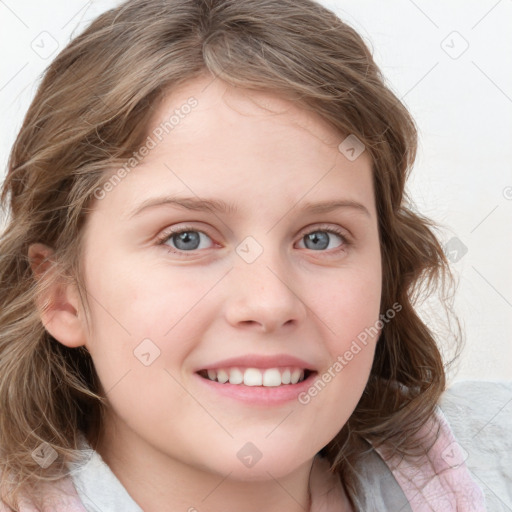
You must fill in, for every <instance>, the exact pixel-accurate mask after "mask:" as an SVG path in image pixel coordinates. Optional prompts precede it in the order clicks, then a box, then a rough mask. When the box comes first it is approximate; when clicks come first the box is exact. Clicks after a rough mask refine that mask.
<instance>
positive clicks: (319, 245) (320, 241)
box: [306, 231, 329, 249]
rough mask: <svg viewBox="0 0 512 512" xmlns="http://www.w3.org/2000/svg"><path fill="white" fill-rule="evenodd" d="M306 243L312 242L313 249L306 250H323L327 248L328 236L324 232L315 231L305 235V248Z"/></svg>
mask: <svg viewBox="0 0 512 512" xmlns="http://www.w3.org/2000/svg"><path fill="white" fill-rule="evenodd" d="M319 235H320V236H319ZM308 241H311V242H313V247H308V249H325V248H326V247H328V246H329V235H328V234H327V233H325V232H324V231H315V232H314V233H310V234H309V235H306V246H307V245H308V244H307V242H308Z"/></svg>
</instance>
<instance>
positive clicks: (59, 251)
mask: <svg viewBox="0 0 512 512" xmlns="http://www.w3.org/2000/svg"><path fill="white" fill-rule="evenodd" d="M208 73H210V74H211V76H212V77H218V78H220V79H222V80H224V81H225V82H226V83H228V84H231V85H235V86H238V87H243V88H246V89H252V90H258V91H266V92H270V93H273V94H281V95H283V96H284V97H286V98H290V99H293V100H294V101H295V102H296V103H297V104H298V105H299V106H301V107H303V108H304V109H307V110H309V111H312V112H316V113H317V114H318V115H319V116H321V117H322V118H323V119H324V120H325V121H327V122H328V123H329V125H331V126H332V127H333V128H334V129H336V130H339V133H343V134H347V135H348V134H353V135H355V136H356V137H357V138H358V139H360V140H361V141H362V142H363V143H364V145H365V147H366V151H368V153H369V155H370V156H371V159H372V173H373V186H374V193H375V200H376V207H377V213H378V228H379V238H380V247H381V257H382V296H381V304H380V308H381V313H385V312H386V311H387V310H389V309H390V308H392V307H393V305H394V304H395V305H396V303H398V304H399V305H400V306H401V310H400V312H399V313H397V314H396V315H395V317H394V318H393V319H392V320H391V321H389V322H386V323H385V324H384V325H383V327H382V332H381V335H380V339H379V342H378V343H377V346H376V352H375V358H374V362H373V366H372V368H371V372H370V376H369V380H368V383H367V386H366V389H365V391H364V393H363V395H362V397H361V399H360V402H359V403H358V405H357V407H356V409H355V410H354V412H353V414H352V415H351V417H350V419H349V420H348V422H347V423H346V424H345V425H344V427H343V428H342V430H341V431H340V432H339V433H338V434H337V435H336V437H335V438H334V439H333V440H332V441H331V442H330V443H329V444H328V445H327V446H326V447H325V448H324V450H323V453H324V454H325V455H326V456H327V457H328V459H329V462H330V464H331V470H332V471H336V472H337V473H338V474H339V475H340V479H341V480H342V481H343V482H344V485H345V487H346V489H347V492H348V494H349V496H350V498H351V500H352V501H353V503H356V502H357V497H356V496H355V494H356V487H355V483H354V482H355V480H356V476H355V471H356V470H355V467H356V463H357V461H358V460H359V458H360V457H361V455H362V453H363V452H364V450H365V449H367V446H368V445H367V442H368V441H369V442H371V443H372V444H374V445H376V446H377V445H379V444H381V443H388V444H389V443H391V444H392V445H393V447H394V449H395V450H396V451H398V453H401V454H407V453H409V452H410V451H411V450H413V449H414V446H413V443H412V442H411V439H412V438H413V436H414V434H415V433H417V432H418V431H419V429H420V427H421V426H422V425H423V424H424V423H425V421H426V420H427V419H428V418H429V417H431V415H432V414H433V412H434V410H435V407H436V403H437V401H438V399H439V397H440V394H441V393H442V391H443V390H444V388H445V366H444V363H443V358H442V356H441V352H440V348H439V347H438V346H437V344H436V340H435V335H434V332H433V331H432V330H431V329H430V328H429V327H428V326H427V325H426V324H425V322H424V321H423V320H422V319H421V317H420V315H419V313H418V312H417V309H418V305H419V301H420V299H421V300H424V299H425V298H427V297H429V296H431V295H432V294H433V292H434V291H437V292H439V293H441V292H442V293H444V298H445V299H446V298H447V297H448V294H447V290H448V287H447V284H449V283H452V282H453V275H452V274H451V271H450V268H449V264H448V262H447V259H446V257H445V254H444V252H443V249H442V246H441V245H440V242H439V240H438V237H437V236H436V234H435V230H436V229H437V228H436V225H435V224H434V223H433V222H432V221H431V220H429V219H427V218H426V217H424V216H422V215H421V214H419V213H417V212H415V211H414V209H413V208H412V207H411V206H410V205H411V201H410V199H409V197H408V195H407V192H406V190H405V185H406V180H407V177H408V175H409V173H410V171H411V168H412V166H413V163H414V160H415V157H416V149H417V130H416V127H415V123H414V121H413V119H412V118H411V116H410V114H409V112H408V111H407V109H406V107H405V106H404V105H403V104H402V102H401V101H400V100H399V98H398V97H397V96H396V95H395V94H394V93H393V92H392V91H391V89H390V87H388V86H387V85H386V83H385V79H384V77H383V76H382V74H381V72H380V70H379V69H378V67H377V66H376V64H375V62H374V60H373V58H372V55H371V53H370V51H369V49H368V48H367V46H366V45H365V43H364V41H363V39H362V38H361V37H360V35H358V33H357V32H356V31H355V30H354V29H352V28H351V27H350V26H348V25H347V24H345V23H344V22H342V21H341V20H340V19H339V18H338V17H337V16H336V15H335V14H334V13H333V12H331V11H330V10H328V9H326V8H325V7H323V6H321V5H320V4H317V3H315V2H314V1H312V0H164V1H162V0H130V1H128V2H126V3H123V4H122V5H120V6H119V7H117V8H115V9H112V10H109V11H107V12H105V13H103V14H102V15H100V16H99V17H98V18H96V19H95V20H94V21H93V22H92V23H91V24H90V25H89V26H88V28H87V29H85V31H84V32H83V33H81V34H80V35H78V36H77V37H75V38H74V39H73V40H72V41H71V42H70V43H69V44H68V45H67V47H65V48H64V49H63V50H62V51H61V52H60V54H59V55H58V56H57V58H56V59H55V60H54V61H53V62H52V63H51V65H50V66H49V67H48V69H47V70H46V71H45V73H44V76H43V79H42V80H41V83H40V85H39V87H38V90H37V92H36V95H35V97H34V99H33V101H32V103H31V105H30V108H29V109H28V112H27V113H26V116H25V118H24V121H23V124H22V127H21V129H20V131H19V133H18V136H17V138H16V141H15V143H14V146H13V148H12V151H11V154H10V157H9V162H8V171H7V175H6V179H5V181H4V183H3V186H2V193H1V197H0V200H1V205H2V208H3V209H4V210H5V211H6V212H7V213H8V222H7V224H6V227H5V230H4V232H3V233H2V235H1V238H0V254H1V260H0V282H1V290H2V294H1V297H0V399H1V404H2V411H1V414H0V470H1V481H0V484H1V487H2V489H3V492H4V501H5V502H6V503H8V504H9V505H10V506H13V504H14V503H15V500H16V499H17V497H18V495H19V493H21V492H22V491H23V492H25V491H27V489H29V488H31V486H33V485H36V484H37V483H38V482H41V481H42V480H52V479H57V478H60V477H63V476H65V475H66V471H67V469H66V468H67V466H66V464H67V462H69V461H73V460H76V459H77V457H78V456H79V438H80V433H87V435H88V437H89V439H90V440H91V442H92V443H94V442H95V440H97V439H98V436H99V435H100V432H101V428H102V419H103V414H104V411H105V407H107V404H106V399H105V396H104V394H103V393H102V389H101V386H100V382H99V379H98V377H97V374H96V372H95V369H94V366H93V363H92V360H91V357H90V355H89V353H88V351H87V350H86V349H85V348H84V347H79V348H68V347H65V346H63V345H62V344H61V343H59V342H57V341H56V340H55V339H54V338H52V336H51V335H50V334H49V333H48V332H47V331H46V330H45V328H44V325H43V324H42V321H41V310H40V308H41V307H43V308H44V305H43V306H40V305H38V302H37V300H36V299H37V297H40V296H41V294H43V293H44V291H45V289H47V287H49V286H51V285H52V283H54V282H56V280H66V282H69V283H74V284H75V285H76V286H77V287H78V289H79V292H80V297H81V300H82V302H83V305H84V308H85V309H86V310H87V290H86V289H85V286H84V281H83V273H82V272H81V268H82V267H81V265H80V264H81V255H82V232H83V226H84V223H85V222H86V220H87V212H88V211H90V209H91V208H93V207H94V202H95V197H94V191H95V190H97V188H98V187H99V186H101V185H102V184H103V183H105V182H106V180H107V178H108V174H109V173H108V172H107V171H108V170H109V169H110V170H111V169H114V168H119V166H121V165H123V164H124V163H125V162H126V160H127V158H130V157H131V156H132V154H133V151H135V150H137V149H138V148H139V147H140V145H141V143H142V142H143V141H144V139H145V137H147V130H148V123H149V120H150V118H151V115H152V113H153V112H154V110H155V109H156V108H158V106H159V104H161V101H163V98H164V97H165V94H167V93H168V92H169V91H172V90H173V89H174V88H176V87H177V86H178V85H181V84H184V83H186V82H188V81H190V80H192V79H194V78H196V77H199V76H201V75H204V74H208ZM340 142H341V140H340ZM205 179H207V177H206V176H205ZM36 242H39V243H43V244H45V245H47V246H49V247H51V248H52V249H53V250H54V255H53V257H52V261H51V266H50V269H49V270H48V271H47V272H46V274H45V279H35V276H34V274H33V272H32V270H31V267H30V261H29V258H28V255H27V251H28V247H29V246H30V245H31V244H33V243H36ZM444 307H445V308H448V307H449V306H448V302H445V305H444ZM454 338H455V341H456V343H458V342H459V341H460V340H458V339H457V336H455V337H454ZM41 443H48V444H49V445H50V446H51V447H52V448H53V449H54V450H55V451H56V454H57V455H58V457H57V459H56V461H55V463H53V464H52V465H51V466H50V467H48V468H46V469H42V468H41V467H40V466H39V465H38V464H37V463H36V462H35V460H34V459H33V458H32V456H31V454H32V452H33V450H34V449H36V448H37V447H38V446H40V445H41Z"/></svg>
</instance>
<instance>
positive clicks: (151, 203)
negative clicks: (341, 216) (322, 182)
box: [128, 196, 371, 219]
mask: <svg viewBox="0 0 512 512" xmlns="http://www.w3.org/2000/svg"><path fill="white" fill-rule="evenodd" d="M164 205H167V206H177V207H180V208H184V209H186V210H193V211H208V212H211V213H223V214H233V213H237V211H238V208H237V207H236V205H235V204H233V203H226V202H225V201H222V200H219V199H206V198H199V197H185V196H161V197H154V198H150V199H147V200H146V201H143V202H142V203H140V204H139V205H137V207H136V208H135V209H134V210H133V211H132V212H131V213H130V214H129V215H128V219H131V218H133V217H135V216H137V215H139V214H140V213H142V212H143V211H146V210H149V209H153V208H156V207H159V206H164ZM344 208H348V209H352V210H354V211H356V212H359V213H362V214H364V215H366V216H368V217H371V214H370V212H369V211H368V209H367V208H366V206H364V205H363V204H361V203H358V202H357V201H352V200H350V199H340V200H330V201H319V202H316V203H310V202H306V203H303V206H302V210H303V211H304V212H307V213H329V212H331V211H334V210H339V209H344Z"/></svg>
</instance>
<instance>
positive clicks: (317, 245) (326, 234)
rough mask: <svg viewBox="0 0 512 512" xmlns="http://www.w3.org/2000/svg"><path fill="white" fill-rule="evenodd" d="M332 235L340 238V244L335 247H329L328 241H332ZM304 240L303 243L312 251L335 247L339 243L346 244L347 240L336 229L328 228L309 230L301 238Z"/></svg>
mask: <svg viewBox="0 0 512 512" xmlns="http://www.w3.org/2000/svg"><path fill="white" fill-rule="evenodd" d="M332 235H334V236H335V237H336V238H339V239H340V240H341V244H339V245H337V246H335V247H329V245H330V242H331V241H332ZM301 241H304V245H305V247H306V249H311V250H313V251H322V250H325V249H335V248H338V247H339V246H340V245H341V246H343V245H347V240H346V239H345V237H344V236H343V234H342V233H340V232H338V231H336V230H328V229H317V230H315V231H311V232H310V233H308V234H306V235H304V236H303V237H302V239H301Z"/></svg>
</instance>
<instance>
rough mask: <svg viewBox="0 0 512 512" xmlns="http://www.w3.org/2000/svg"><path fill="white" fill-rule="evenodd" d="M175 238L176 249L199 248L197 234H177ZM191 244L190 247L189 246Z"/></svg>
mask: <svg viewBox="0 0 512 512" xmlns="http://www.w3.org/2000/svg"><path fill="white" fill-rule="evenodd" d="M175 236H177V238H176V239H175V240H174V242H175V244H176V247H177V248H178V249H197V247H198V246H199V233H196V232H194V231H184V232H183V233H179V234H178V235H175ZM191 242H192V247H191V246H190V243H191ZM187 244H188V245H187Z"/></svg>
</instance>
